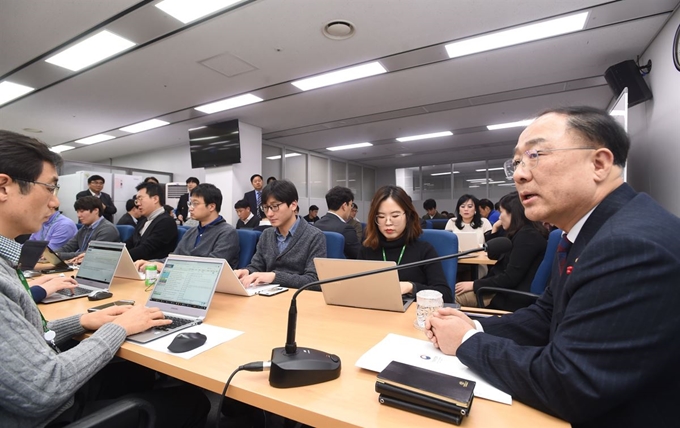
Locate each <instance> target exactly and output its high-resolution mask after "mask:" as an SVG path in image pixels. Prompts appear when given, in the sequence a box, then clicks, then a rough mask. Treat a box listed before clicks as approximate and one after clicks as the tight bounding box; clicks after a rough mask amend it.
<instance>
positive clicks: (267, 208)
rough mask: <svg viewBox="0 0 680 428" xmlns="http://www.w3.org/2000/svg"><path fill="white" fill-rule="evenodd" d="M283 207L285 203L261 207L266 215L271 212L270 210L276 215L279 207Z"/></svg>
mask: <svg viewBox="0 0 680 428" xmlns="http://www.w3.org/2000/svg"><path fill="white" fill-rule="evenodd" d="M281 205H283V202H279V203H278V204H271V205H260V209H261V210H262V212H263V213H265V214H267V211H269V210H272V212H273V213H275V212H277V211H278V210H279V207H280V206H281Z"/></svg>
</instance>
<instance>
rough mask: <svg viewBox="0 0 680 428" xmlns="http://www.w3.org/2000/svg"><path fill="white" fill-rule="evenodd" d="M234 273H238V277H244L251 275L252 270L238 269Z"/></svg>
mask: <svg viewBox="0 0 680 428" xmlns="http://www.w3.org/2000/svg"><path fill="white" fill-rule="evenodd" d="M234 274H236V278H238V279H243V278H245V277H246V276H248V275H250V272H249V271H248V269H236V270H235V271H234Z"/></svg>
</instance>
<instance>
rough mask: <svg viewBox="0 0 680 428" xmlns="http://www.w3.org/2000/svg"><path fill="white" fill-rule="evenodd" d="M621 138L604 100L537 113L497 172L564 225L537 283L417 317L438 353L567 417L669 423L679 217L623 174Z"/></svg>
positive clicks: (674, 382)
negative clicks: (521, 295) (495, 300)
mask: <svg viewBox="0 0 680 428" xmlns="http://www.w3.org/2000/svg"><path fill="white" fill-rule="evenodd" d="M629 146H630V142H629V140H628V137H627V135H626V133H625V131H624V130H623V129H622V128H621V127H620V126H619V125H618V124H617V122H616V121H615V120H614V119H613V118H612V117H611V116H610V115H609V114H607V113H606V112H604V111H601V110H597V109H593V108H589V107H568V108H563V109H556V110H550V111H548V112H546V113H544V114H542V115H540V116H539V117H538V119H536V120H535V121H534V122H533V124H531V125H530V126H529V127H528V128H527V129H526V130H524V132H523V133H522V135H521V136H520V138H519V142H518V144H517V146H516V147H515V155H514V158H513V159H512V160H511V161H510V163H509V164H506V171H508V172H510V173H513V174H514V175H513V178H514V181H515V185H516V186H517V190H518V192H519V196H520V198H521V200H522V204H524V206H525V210H526V216H527V217H528V218H529V219H531V220H544V221H546V222H549V223H552V224H555V225H556V226H558V227H559V228H560V229H562V230H563V231H564V232H565V235H564V236H563V243H561V246H560V248H559V249H558V254H557V255H556V260H555V262H554V263H553V270H552V276H551V280H550V283H549V285H548V287H547V288H546V291H545V292H544V294H543V295H542V296H541V297H540V298H539V299H538V301H537V302H536V303H535V304H533V305H531V306H529V307H528V308H525V309H520V310H518V311H517V312H515V313H514V314H511V315H506V316H503V317H501V318H489V319H486V320H483V321H480V322H473V321H470V319H469V318H468V317H466V316H465V315H463V314H462V313H461V312H459V311H455V310H450V309H443V310H440V311H439V312H438V313H437V314H436V315H435V317H433V318H431V319H430V321H429V322H428V323H427V325H426V328H427V330H426V334H427V336H428V338H430V340H432V342H433V343H434V344H435V345H436V346H438V347H439V348H440V349H441V350H442V351H443V352H445V353H447V354H455V355H457V356H458V358H459V359H460V361H461V362H462V363H463V364H465V365H467V366H468V367H469V368H470V369H472V370H473V371H474V372H475V373H477V374H479V375H480V376H482V377H483V378H484V379H486V380H487V381H488V382H489V383H491V384H492V385H494V386H496V387H498V388H500V389H502V390H504V391H506V392H508V393H510V394H511V395H512V396H513V397H515V398H516V399H517V400H519V401H521V402H524V403H526V404H528V405H530V406H532V407H535V408H537V409H539V410H542V411H545V412H547V413H550V414H553V415H556V416H558V417H560V418H563V419H565V420H567V421H569V422H571V423H572V425H573V426H575V427H622V426H649V427H662V426H664V427H671V426H677V425H678V422H677V411H676V407H677V403H678V401H679V400H680V365H678V361H680V341H679V340H678V337H679V336H680V311H678V308H679V307H680V292H679V291H678V278H679V277H680V239H677V238H678V237H677V236H676V235H677V231H678V230H680V219H678V218H677V217H675V216H673V215H672V214H670V213H668V212H667V211H665V210H664V209H663V208H661V207H660V206H659V205H658V204H657V203H656V202H655V201H654V200H653V199H652V198H650V197H649V196H648V195H645V194H637V193H635V191H634V190H633V189H632V188H631V187H630V186H628V185H627V184H625V183H624V181H623V178H622V173H623V167H624V165H625V162H626V156H627V153H628V148H629ZM659 225H663V227H660V226H659ZM565 238H566V239H565ZM567 239H568V240H569V241H570V242H573V244H569V243H568V242H567ZM482 330H483V331H482Z"/></svg>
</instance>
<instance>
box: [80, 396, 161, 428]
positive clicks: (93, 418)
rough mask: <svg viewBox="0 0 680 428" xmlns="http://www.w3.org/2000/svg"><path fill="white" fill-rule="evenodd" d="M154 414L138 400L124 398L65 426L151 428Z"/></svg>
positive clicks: (154, 418)
mask: <svg viewBox="0 0 680 428" xmlns="http://www.w3.org/2000/svg"><path fill="white" fill-rule="evenodd" d="M155 425H156V413H155V411H154V409H153V407H152V406H151V404H149V403H148V402H146V401H144V400H142V399H140V398H124V399H120V400H118V401H116V402H115V403H113V404H110V405H108V406H106V407H104V408H103V409H99V410H97V411H96V412H94V413H92V414H90V415H87V416H85V417H84V418H82V419H79V420H77V421H75V422H73V423H70V424H69V425H67V428H117V427H120V426H128V427H139V428H153V427H154V426H155Z"/></svg>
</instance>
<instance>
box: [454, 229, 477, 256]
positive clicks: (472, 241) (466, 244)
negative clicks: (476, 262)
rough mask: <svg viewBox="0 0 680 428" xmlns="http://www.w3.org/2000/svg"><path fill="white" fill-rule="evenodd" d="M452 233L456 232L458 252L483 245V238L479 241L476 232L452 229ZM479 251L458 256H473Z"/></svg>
mask: <svg viewBox="0 0 680 428" xmlns="http://www.w3.org/2000/svg"><path fill="white" fill-rule="evenodd" d="M453 233H455V234H456V236H457V237H458V252H459V253H460V252H463V251H467V250H474V249H476V248H480V247H481V246H482V245H484V242H483V239H484V238H482V242H479V239H480V238H479V234H478V233H477V232H461V231H457V230H454V231H453ZM478 254H479V253H471V254H466V255H464V256H460V258H466V257H475V256H477V255H478Z"/></svg>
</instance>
